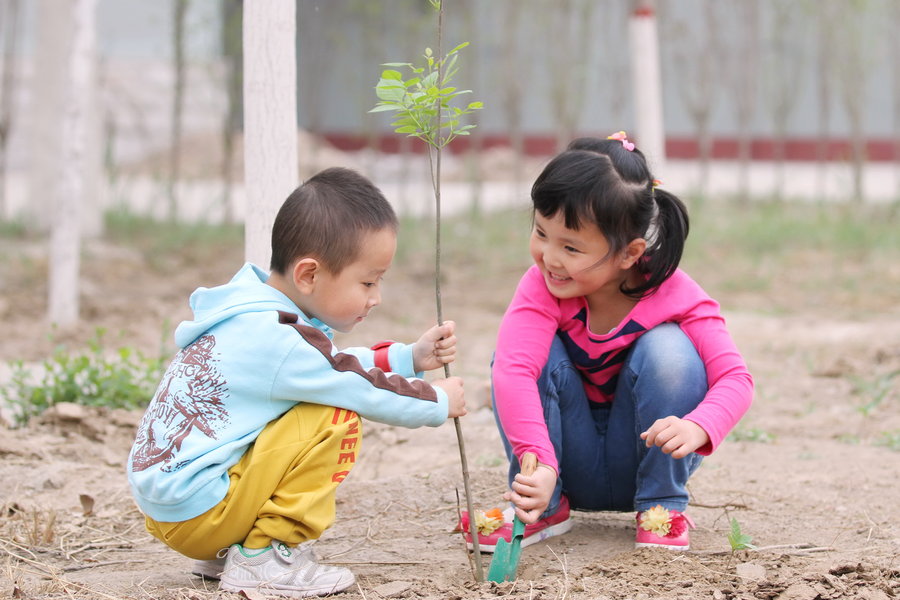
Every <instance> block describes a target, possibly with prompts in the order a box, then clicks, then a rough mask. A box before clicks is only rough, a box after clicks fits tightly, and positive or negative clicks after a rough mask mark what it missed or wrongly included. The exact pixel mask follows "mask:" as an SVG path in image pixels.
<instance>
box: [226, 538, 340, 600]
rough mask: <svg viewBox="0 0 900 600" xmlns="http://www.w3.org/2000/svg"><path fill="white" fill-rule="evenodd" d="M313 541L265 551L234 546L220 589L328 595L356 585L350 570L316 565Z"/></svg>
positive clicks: (274, 545) (278, 544) (274, 543)
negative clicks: (292, 546)
mask: <svg viewBox="0 0 900 600" xmlns="http://www.w3.org/2000/svg"><path fill="white" fill-rule="evenodd" d="M312 544H313V542H312V541H310V542H304V543H302V544H300V545H299V546H297V547H296V548H290V547H288V546H287V545H286V544H284V543H282V542H279V541H277V540H273V541H272V545H271V546H268V547H266V548H263V549H261V550H255V549H249V548H244V547H243V546H241V545H240V544H234V545H233V546H231V547H230V548H229V549H228V554H227V555H226V557H225V569H224V571H223V572H222V575H221V580H220V581H219V588H220V589H222V590H227V591H230V592H239V591H241V590H260V591H262V592H265V593H268V594H275V595H277V596H287V597H289V598H305V597H307V596H327V595H328V594H335V593H337V592H340V591H342V590H345V589H347V588H348V587H350V586H351V585H353V584H354V583H356V577H354V576H353V573H351V572H350V570H349V569H344V568H343V567H329V566H326V565H320V564H319V563H318V562H316V557H315V555H314V554H313V551H312Z"/></svg>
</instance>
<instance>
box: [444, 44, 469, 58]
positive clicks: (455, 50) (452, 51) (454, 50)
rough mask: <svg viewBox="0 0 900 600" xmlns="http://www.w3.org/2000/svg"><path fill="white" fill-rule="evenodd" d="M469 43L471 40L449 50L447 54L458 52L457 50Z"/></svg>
mask: <svg viewBox="0 0 900 600" xmlns="http://www.w3.org/2000/svg"><path fill="white" fill-rule="evenodd" d="M468 45H469V42H463V43H462V44H459V45H458V46H457V47H456V48H454V49H453V50H451V51H450V52H448V53H447V55H448V56H449V55H450V54H456V53H457V52H459V51H460V50H462V49H463V48H465V47H466V46H468Z"/></svg>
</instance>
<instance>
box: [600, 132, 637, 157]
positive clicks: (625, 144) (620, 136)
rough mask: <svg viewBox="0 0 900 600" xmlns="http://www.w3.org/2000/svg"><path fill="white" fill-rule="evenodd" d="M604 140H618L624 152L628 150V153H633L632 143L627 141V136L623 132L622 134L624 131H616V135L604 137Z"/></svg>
mask: <svg viewBox="0 0 900 600" xmlns="http://www.w3.org/2000/svg"><path fill="white" fill-rule="evenodd" d="M606 139H608V140H618V141H620V142H622V146H623V147H624V148H625V149H626V150H628V151H629V152H633V151H634V143H633V142H629V141H628V136H626V135H625V132H624V131H617V132H616V133H614V134H612V135H608V136H606Z"/></svg>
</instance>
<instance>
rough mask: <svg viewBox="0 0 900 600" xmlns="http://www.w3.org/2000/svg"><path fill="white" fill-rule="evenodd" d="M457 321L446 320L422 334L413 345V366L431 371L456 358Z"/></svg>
mask: <svg viewBox="0 0 900 600" xmlns="http://www.w3.org/2000/svg"><path fill="white" fill-rule="evenodd" d="M454 331H456V323H454V322H453V321H444V323H443V324H442V325H435V326H434V327H432V328H431V329H429V330H428V331H426V332H425V333H423V334H422V337H420V338H419V340H418V341H417V342H416V343H415V345H413V368H414V369H415V370H416V372H419V371H431V370H432V369H437V368H439V367H442V366H444V365H445V364H447V363H452V362H453V361H454V360H456V336H455V335H454V334H453V332H454Z"/></svg>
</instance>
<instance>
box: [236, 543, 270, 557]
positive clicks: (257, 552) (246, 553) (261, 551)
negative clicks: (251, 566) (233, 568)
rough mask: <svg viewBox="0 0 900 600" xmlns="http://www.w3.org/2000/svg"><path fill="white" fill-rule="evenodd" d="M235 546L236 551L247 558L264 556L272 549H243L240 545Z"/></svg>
mask: <svg viewBox="0 0 900 600" xmlns="http://www.w3.org/2000/svg"><path fill="white" fill-rule="evenodd" d="M235 546H237V547H238V550H240V551H241V554H243V555H244V556H246V557H247V558H253V557H255V556H259V555H261V554H265V553H266V552H268V551H269V550H271V549H272V546H266V547H265V548H244V547H243V546H241V545H240V544H235Z"/></svg>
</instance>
